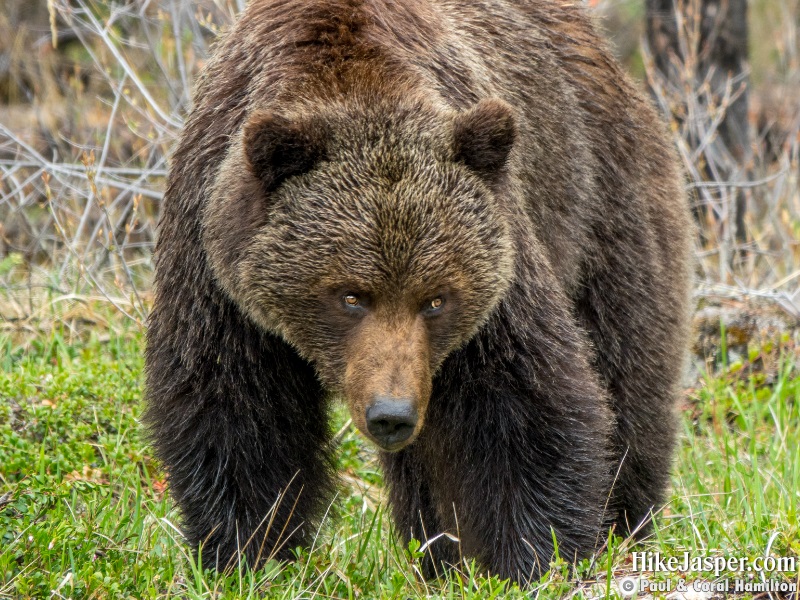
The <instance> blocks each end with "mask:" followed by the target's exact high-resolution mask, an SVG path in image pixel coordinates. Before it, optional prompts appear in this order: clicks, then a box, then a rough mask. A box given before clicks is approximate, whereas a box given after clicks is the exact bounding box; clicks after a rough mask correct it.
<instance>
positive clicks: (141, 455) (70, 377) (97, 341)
mask: <svg viewBox="0 0 800 600" xmlns="http://www.w3.org/2000/svg"><path fill="white" fill-rule="evenodd" d="M68 342H69V343H68ZM141 350H142V338H141V334H140V333H139V332H138V331H136V330H134V329H133V328H131V330H128V331H126V330H125V329H124V327H121V328H117V330H116V331H115V332H114V333H113V335H111V336H109V335H108V334H107V333H106V334H105V335H104V336H102V337H101V336H99V335H97V334H93V335H90V336H89V337H88V338H87V339H84V340H82V341H79V342H75V341H74V340H73V341H70V340H68V339H67V338H66V337H65V334H64V333H63V331H60V330H58V329H57V330H56V331H55V332H54V333H49V334H44V333H42V334H39V335H36V336H34V338H33V339H32V340H28V342H27V343H26V346H25V348H24V349H23V348H22V347H18V346H16V345H15V343H12V342H11V341H10V339H8V338H2V337H0V598H137V599H138V598H251V597H252V598H264V597H266V598H398V599H404V598H420V597H423V598H501V597H502V598H527V597H531V596H532V595H534V594H536V593H538V594H539V596H540V597H543V598H560V597H564V596H565V595H567V594H570V593H575V595H576V596H577V597H614V598H616V597H619V594H618V592H617V591H616V587H615V586H614V585H612V582H614V581H615V580H617V579H618V578H619V577H622V576H624V575H628V574H630V573H631V568H632V554H631V553H632V551H645V550H646V551H653V552H656V551H657V552H661V553H662V555H664V556H681V555H682V553H683V552H684V551H688V552H689V553H690V554H691V555H692V556H710V557H723V558H729V557H748V558H750V559H753V558H755V557H757V556H762V555H764V554H765V553H768V554H770V555H772V556H775V557H784V556H794V557H797V556H800V527H799V526H798V505H800V433H798V431H800V371H798V370H797V369H796V367H795V365H794V364H793V363H792V362H791V361H790V360H789V359H788V358H786V356H788V354H785V356H784V358H783V359H782V360H781V361H780V362H779V363H778V364H779V368H778V369H776V370H775V372H774V373H772V374H770V375H766V374H764V373H763V372H762V373H758V374H755V375H750V376H744V375H743V374H742V372H743V371H742V370H741V369H739V367H740V366H741V365H738V366H736V365H732V366H729V367H727V368H726V370H725V371H724V372H723V373H722V374H720V375H717V376H715V377H713V378H708V380H707V381H705V382H704V384H703V385H702V386H701V387H699V388H698V389H696V390H694V391H693V392H692V393H690V395H689V400H688V401H687V403H686V405H685V407H684V410H683V413H682V422H683V435H682V438H681V443H680V449H679V454H678V458H677V461H676V468H675V473H674V477H673V483H674V489H673V495H672V500H671V502H670V503H669V505H668V506H667V507H666V508H665V510H664V511H663V512H662V513H661V514H660V515H659V516H658V517H657V519H656V531H655V533H654V535H653V536H652V538H651V539H650V540H648V541H647V542H644V543H640V544H638V545H635V546H634V545H633V544H632V543H631V542H630V541H628V540H622V539H619V538H614V539H612V540H611V543H610V544H609V545H608V546H607V547H606V548H605V549H604V551H603V552H602V553H601V554H600V555H598V556H597V557H596V558H595V560H594V561H588V560H587V561H584V562H583V563H581V564H580V565H579V566H578V568H577V569H576V570H574V571H570V569H569V568H568V567H567V566H566V565H565V564H564V563H561V562H559V563H558V564H556V565H555V568H554V569H553V570H551V572H550V573H549V574H547V575H546V576H545V577H544V578H543V579H542V580H541V581H540V582H539V583H538V584H536V585H535V586H534V587H533V590H532V591H531V590H526V591H520V590H519V589H518V588H516V587H514V586H510V585H509V584H507V583H505V582H501V581H498V580H497V579H494V578H486V577H484V576H483V575H482V574H481V570H480V569H479V568H478V567H476V566H475V565H465V566H463V568H462V569H461V571H460V572H459V573H456V574H452V575H451V576H449V577H448V578H447V579H443V580H440V581H436V582H427V583H426V582H424V581H423V580H422V579H421V578H420V577H418V575H417V565H418V561H419V552H418V549H417V547H416V546H414V545H412V548H411V549H409V548H405V547H403V546H402V544H400V543H399V542H398V541H397V539H396V537H395V536H394V534H393V532H392V527H391V521H390V519H389V518H388V516H387V515H386V514H385V512H384V508H383V507H384V504H383V502H382V500H381V475H380V472H379V469H378V467H377V462H376V460H375V457H374V454H373V453H372V451H371V449H370V447H369V446H368V444H366V443H365V442H364V441H363V440H362V438H361V437H360V436H359V434H358V433H357V432H355V431H354V430H353V429H352V427H350V428H346V429H345V433H344V435H343V440H342V443H341V447H340V450H339V463H340V470H341V472H342V474H343V485H342V491H341V493H340V494H339V497H338V498H337V499H336V501H335V502H334V503H333V505H332V506H331V509H330V511H329V515H328V517H327V518H326V520H325V524H324V526H323V528H322V530H321V531H320V532H319V534H318V536H317V539H316V542H315V544H314V547H313V548H312V549H311V550H307V551H302V552H299V556H298V560H297V561H295V562H294V563H292V564H288V565H285V564H278V563H269V564H268V565H267V566H266V567H265V568H264V569H262V570H260V571H257V572H250V571H237V572H234V573H230V574H227V575H219V574H214V573H212V572H209V571H204V570H203V568H202V566H201V565H199V564H197V563H196V562H194V561H193V559H192V558H191V556H190V553H189V552H188V549H187V547H186V546H185V545H184V544H183V542H182V540H181V537H180V534H179V532H178V527H179V517H178V515H177V514H176V511H175V509H174V507H173V506H172V503H171V502H170V499H169V494H168V491H165V482H164V479H163V476H162V474H161V473H160V471H159V469H158V465H156V464H155V463H154V461H153V460H152V459H151V454H150V450H149V448H148V447H147V446H146V444H145V443H144V441H143V439H142V434H141V429H140V426H139V423H138V421H137V417H138V415H139V414H140V410H141V406H140V397H141V381H142V354H141ZM336 421H337V422H336V423H335V426H336V427H337V428H338V427H341V426H342V425H344V424H345V422H346V414H344V412H342V411H341V410H340V411H338V412H337V414H336ZM726 574H729V573H728V572H727V571H724V572H723V573H722V574H720V576H721V577H724V576H725V575H726ZM645 575H646V576H647V578H648V579H650V580H652V581H657V582H662V583H671V584H672V585H673V586H674V585H675V584H676V582H677V581H678V578H679V577H684V575H681V574H655V573H647V574H645ZM731 575H732V576H738V577H747V576H748V575H755V576H756V580H758V577H759V576H758V574H754V573H746V572H744V573H732V574H731ZM685 577H686V578H687V579H688V580H690V581H691V580H693V579H705V580H714V579H715V577H714V574H713V573H710V574H709V573H699V574H698V573H690V574H687V575H686V576H685ZM767 577H768V578H774V579H776V580H778V581H784V582H788V581H796V580H797V577H798V574H797V572H792V573H784V574H778V573H773V574H770V575H767ZM753 595H754V596H755V595H756V594H753ZM795 597H796V596H795Z"/></svg>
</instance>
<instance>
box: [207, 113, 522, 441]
mask: <svg viewBox="0 0 800 600" xmlns="http://www.w3.org/2000/svg"><path fill="white" fill-rule="evenodd" d="M398 105H399V103H394V104H393V105H391V106H387V105H386V104H385V103H381V102H374V103H366V102H365V103H362V104H360V105H356V106H353V105H350V106H347V107H342V106H339V107H336V108H334V107H332V106H331V107H328V108H326V109H325V110H322V111H319V110H309V109H305V110H301V109H298V110H295V111H292V112H288V111H283V112H271V111H266V110H258V111H253V112H252V113H251V114H250V116H249V117H248V118H247V120H246V122H245V125H244V127H243V128H242V131H241V132H240V133H239V134H238V135H237V136H236V137H234V139H233V140H232V143H231V147H230V149H229V151H228V154H227V157H226V158H225V160H224V161H223V163H222V164H221V166H220V169H219V171H218V173H217V176H216V179H215V181H214V183H213V186H212V191H211V194H210V197H209V201H208V204H207V206H206V207H205V213H204V221H203V222H204V226H203V240H204V247H205V249H206V253H207V257H208V260H209V263H210V265H211V268H212V270H213V272H214V275H215V277H216V278H217V280H218V282H219V283H220V285H221V286H222V288H223V289H224V290H225V291H226V293H227V294H228V295H229V296H230V297H231V298H232V299H233V301H234V302H235V303H236V304H237V305H238V306H239V307H240V309H241V310H243V311H244V312H245V313H246V314H248V315H249V316H250V318H251V319H253V320H254V322H255V323H257V324H258V325H260V326H261V327H263V328H265V329H266V330H268V331H270V332H273V333H275V334H277V335H280V336H281V337H282V338H283V339H284V340H286V342H288V343H289V344H291V345H292V346H293V347H294V348H295V349H296V350H297V352H298V353H299V354H300V355H301V356H303V357H304V358H305V359H307V360H309V361H310V362H312V363H313V364H314V366H315V368H316V370H317V373H318V376H319V377H320V379H321V381H322V382H323V384H325V385H326V386H327V387H328V388H329V389H331V390H332V391H336V392H338V393H341V394H342V395H344V397H345V398H346V399H347V402H348V405H349V408H350V413H351V415H352V418H353V421H354V423H355V424H356V426H357V427H358V428H359V429H360V430H361V431H362V432H363V433H365V434H366V435H367V436H368V437H370V438H371V439H372V440H373V441H375V442H376V443H377V444H378V445H379V446H381V447H382V448H384V449H386V450H397V449H399V448H402V447H403V446H405V445H407V444H408V443H410V442H411V441H412V440H413V439H414V438H415V437H416V435H417V434H418V432H419V430H420V428H421V427H422V424H423V421H424V418H425V411H426V408H427V405H428V401H429V398H430V394H431V388H432V380H433V377H434V375H435V373H436V371H437V369H438V368H439V367H440V365H441V364H442V362H443V361H444V360H445V359H446V358H447V356H448V354H450V353H451V352H453V351H454V350H455V349H457V348H458V347H459V346H461V345H463V344H464V343H465V342H467V341H468V340H469V339H470V338H471V337H472V336H474V335H475V333H476V331H477V330H478V329H479V327H480V326H481V325H482V324H483V323H484V322H485V321H486V320H487V318H488V317H489V316H490V314H491V313H492V312H493V311H494V310H495V309H496V306H497V304H498V302H499V301H500V300H501V298H502V297H503V294H504V292H505V291H506V289H507V287H508V285H509V282H510V280H511V279H512V273H513V262H514V255H513V245H512V243H511V239H510V224H509V223H508V218H509V217H508V215H509V214H510V213H509V212H508V211H507V210H505V209H504V203H505V202H507V199H506V198H504V190H505V189H506V180H507V177H506V170H507V167H506V165H507V162H508V159H509V154H510V152H511V150H512V147H513V145H514V140H515V135H516V133H515V121H514V117H513V112H512V109H511V108H510V107H509V106H508V105H507V104H505V103H503V102H501V101H500V100H493V99H489V100H483V101H480V102H479V103H477V104H476V105H475V106H473V107H472V108H471V109H469V110H466V111H463V112H455V111H450V110H443V109H435V108H432V107H430V106H428V105H426V104H424V103H419V102H416V103H414V102H409V103H408V104H407V106H406V107H405V108H398ZM400 106H402V105H400ZM265 360H268V358H267V357H265ZM464 375H465V377H466V376H468V375H469V374H467V373H465V374H464Z"/></svg>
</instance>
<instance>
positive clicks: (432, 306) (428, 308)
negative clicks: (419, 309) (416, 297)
mask: <svg viewBox="0 0 800 600" xmlns="http://www.w3.org/2000/svg"><path fill="white" fill-rule="evenodd" d="M443 306H444V298H442V297H441V296H436V297H435V298H431V299H430V300H429V301H428V302H426V303H425V308H424V311H425V313H427V314H429V315H435V314H437V313H439V312H440V311H441V310H442V307H443Z"/></svg>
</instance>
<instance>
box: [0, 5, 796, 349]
mask: <svg viewBox="0 0 800 600" xmlns="http://www.w3.org/2000/svg"><path fill="white" fill-rule="evenodd" d="M243 4H244V0H191V1H190V0H135V1H127V2H119V1H117V2H110V1H107V0H48V1H47V2H45V1H44V0H41V1H38V2H31V1H30V0H4V2H3V6H2V8H1V9H0V317H2V318H1V319H0V324H2V327H3V330H4V331H5V333H6V334H7V335H9V336H11V337H12V338H14V339H15V340H16V342H15V343H20V344H22V345H24V344H25V338H26V332H30V331H41V330H42V329H43V328H44V329H47V328H52V327H62V328H63V327H65V328H66V330H67V331H68V332H69V333H70V335H76V336H79V335H81V332H82V330H83V329H84V326H85V325H91V324H92V323H94V322H96V321H97V320H98V319H101V318H103V317H101V316H100V315H102V314H104V311H97V310H95V308H96V306H97V305H98V303H99V304H100V305H105V306H111V307H113V309H114V310H115V311H118V312H120V313H121V314H123V315H124V316H125V318H129V319H131V320H133V321H134V322H135V323H137V324H139V326H142V325H143V323H144V321H145V318H146V315H147V311H148V306H149V299H150V276H151V270H152V263H151V251H152V248H153V244H154V239H155V227H156V222H157V217H158V212H159V202H160V200H161V195H162V191H163V187H164V178H165V174H166V172H167V167H168V160H169V151H170V148H171V147H172V145H173V143H174V142H175V140H176V136H177V134H178V132H179V131H180V128H181V124H182V122H183V119H184V116H185V114H186V112H187V110H188V108H189V106H190V98H191V89H192V81H193V79H194V77H195V75H196V74H197V72H198V70H199V69H200V68H201V67H202V65H203V62H204V60H205V58H206V56H207V55H208V50H209V45H210V44H211V43H212V42H213V40H214V38H215V37H216V36H217V35H218V34H219V32H220V31H221V30H224V29H225V28H226V27H227V26H229V25H230V23H231V22H232V20H233V19H234V18H235V15H236V13H237V12H238V11H240V10H241V9H242V8H243ZM588 7H589V10H590V11H592V13H593V14H594V15H595V16H596V18H597V20H598V24H599V26H600V27H601V28H602V29H604V30H605V32H606V33H607V34H608V37H609V38H610V39H611V43H612V45H613V50H614V52H615V53H616V54H617V56H618V57H619V59H620V60H621V61H622V62H623V64H624V65H625V66H626V67H627V69H628V70H629V71H630V72H631V73H632V74H633V75H634V77H636V78H637V79H639V80H640V81H641V83H642V85H643V86H645V87H646V88H647V89H648V91H649V93H650V95H651V97H652V99H653V101H654V102H655V103H656V104H657V106H658V107H659V109H660V110H661V112H662V114H663V115H664V119H665V120H666V121H668V122H669V123H670V131H671V133H672V136H673V140H674V143H675V145H676V147H677V148H678V150H679V152H680V156H681V159H682V161H683V167H684V170H685V173H686V178H687V179H686V185H687V189H688V190H689V192H690V195H691V201H692V206H693V210H694V213H695V216H696V219H697V223H698V236H697V258H698V261H697V300H698V308H699V310H698V316H697V327H698V342H697V347H696V351H697V354H698V356H700V357H703V359H704V360H705V359H708V358H709V356H710V357H711V359H710V360H714V354H715V348H717V347H718V346H719V344H720V342H719V339H718V337H719V330H720V322H721V321H722V322H723V325H724V326H725V327H726V328H727V335H728V337H729V338H730V343H729V344H728V345H729V346H731V348H729V350H731V349H732V350H734V351H735V346H736V344H737V341H738V343H739V345H741V346H742V347H745V346H746V345H747V343H748V341H749V340H750V339H752V338H753V336H762V335H771V336H773V337H774V336H777V337H778V338H779V339H781V340H782V342H783V343H787V344H790V343H792V344H793V339H794V337H795V336H794V331H795V330H796V325H797V322H798V319H800V247H799V246H798V233H800V191H799V187H798V176H799V175H800V169H799V168H798V158H799V157H798V152H799V151H800V56H798V49H799V46H800V34H799V33H798V27H799V26H800V0H749V1H747V0H589V2H588ZM787 332H788V333H789V334H790V335H788V337H787Z"/></svg>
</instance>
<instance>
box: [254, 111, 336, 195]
mask: <svg viewBox="0 0 800 600" xmlns="http://www.w3.org/2000/svg"><path fill="white" fill-rule="evenodd" d="M324 142H325V132H324V128H322V127H321V126H320V124H319V123H315V122H313V121H312V120H311V119H302V118H301V119H297V120H291V119H288V118H287V117H285V116H283V115H279V114H276V113H273V112H269V111H259V112H256V113H255V114H253V115H252V116H251V117H250V118H249V119H248V121H247V123H246V124H245V126H244V151H245V155H246V156H247V162H248V163H249V167H250V171H251V172H252V173H253V175H255V176H256V177H257V178H258V179H260V180H261V182H262V183H263V184H264V188H265V189H266V190H267V191H271V190H274V189H275V188H276V187H278V185H280V184H281V183H282V182H283V181H284V180H285V179H287V178H289V177H292V176H293V175H300V174H302V173H307V172H308V171H310V170H311V169H312V168H313V167H314V165H315V164H316V163H317V162H318V161H319V160H320V159H322V157H323V155H324V153H325V144H324Z"/></svg>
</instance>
